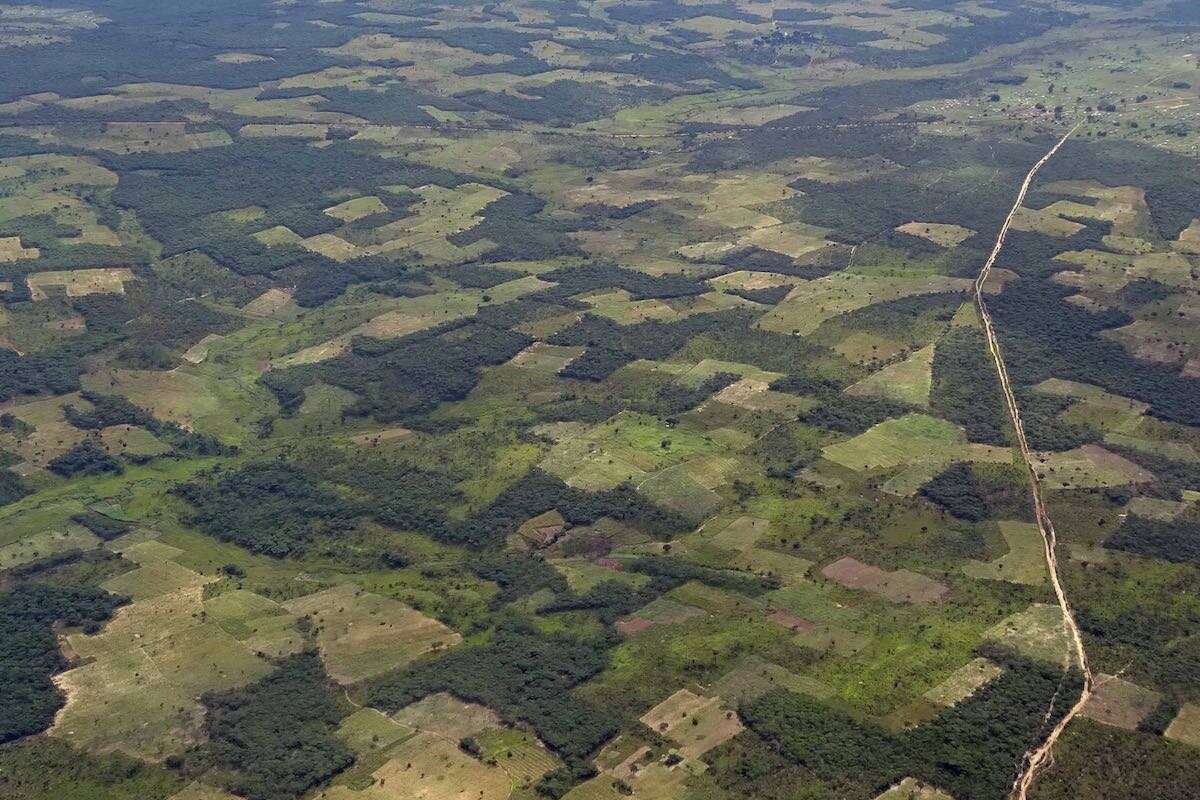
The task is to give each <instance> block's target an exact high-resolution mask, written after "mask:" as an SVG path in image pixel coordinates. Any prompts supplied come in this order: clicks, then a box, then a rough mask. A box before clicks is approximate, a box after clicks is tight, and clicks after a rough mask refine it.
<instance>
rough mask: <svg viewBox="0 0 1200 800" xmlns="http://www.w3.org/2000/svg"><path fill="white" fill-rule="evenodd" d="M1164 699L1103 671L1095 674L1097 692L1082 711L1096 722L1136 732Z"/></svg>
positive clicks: (1154, 692) (1150, 690)
mask: <svg viewBox="0 0 1200 800" xmlns="http://www.w3.org/2000/svg"><path fill="white" fill-rule="evenodd" d="M1161 700H1162V695H1161V694H1159V693H1158V692H1156V691H1153V690H1152V689H1146V688H1143V687H1141V686H1138V685H1137V684H1136V683H1130V682H1129V681H1127V680H1123V679H1121V678H1118V677H1116V676H1114V675H1104V674H1103V673H1102V674H1099V675H1097V676H1096V685H1095V692H1094V693H1093V694H1092V696H1091V697H1090V698H1089V699H1088V702H1087V705H1085V706H1084V707H1083V711H1082V712H1080V713H1082V714H1083V716H1085V717H1087V718H1088V719H1091V720H1095V721H1096V722H1101V723H1103V724H1105V725H1112V726H1113V727H1116V728H1124V729H1125V730H1127V731H1134V730H1137V726H1138V725H1139V724H1140V723H1141V721H1142V720H1143V719H1145V718H1146V716H1147V715H1148V714H1149V713H1150V712H1152V711H1153V710H1154V709H1155V708H1157V707H1158V704H1159V702H1160V701H1161Z"/></svg>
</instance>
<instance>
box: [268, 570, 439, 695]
mask: <svg viewBox="0 0 1200 800" xmlns="http://www.w3.org/2000/svg"><path fill="white" fill-rule="evenodd" d="M284 608H285V609H287V611H289V612H290V613H292V614H295V615H296V616H309V617H311V618H312V620H313V625H314V629H315V631H316V639H317V644H318V646H319V648H320V651H321V658H322V660H323V661H324V662H325V668H326V670H328V672H329V675H330V677H332V678H333V679H334V680H336V681H338V682H339V683H343V684H350V683H357V682H358V681H361V680H363V679H365V678H369V677H372V676H374V675H379V674H380V673H383V672H387V671H388V670H391V669H395V668H396V667H399V666H402V665H404V664H407V663H408V662H410V661H412V660H413V659H414V658H416V657H417V656H419V655H421V654H423V653H427V652H429V651H430V650H434V649H440V648H442V647H449V646H452V645H455V644H458V642H460V641H461V640H462V637H461V636H459V635H458V633H456V632H454V631H452V630H450V629H449V628H447V627H446V626H445V625H443V624H442V623H440V622H438V621H437V620H435V619H431V618H429V617H427V616H425V615H424V614H422V613H421V612H419V611H416V610H414V609H412V608H409V607H408V606H406V605H404V604H403V603H400V602H398V601H396V600H391V599H389V598H386V597H381V596H379V595H376V594H372V593H370V592H365V591H363V590H362V589H360V588H358V587H357V586H354V585H353V584H344V585H342V586H336V587H334V588H332V589H327V590H325V591H323V592H317V593H316V594H312V595H308V596H306V597H300V598H297V599H295V600H291V601H289V602H287V603H285V604H284Z"/></svg>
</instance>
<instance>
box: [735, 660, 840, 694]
mask: <svg viewBox="0 0 1200 800" xmlns="http://www.w3.org/2000/svg"><path fill="white" fill-rule="evenodd" d="M711 688H712V691H713V693H714V694H716V695H717V696H719V697H722V698H725V700H726V701H727V702H728V703H729V704H730V705H734V706H736V705H739V704H741V703H746V702H749V701H751V700H754V699H755V698H758V697H761V696H762V695H764V694H766V693H767V692H769V691H772V690H773V689H787V690H788V691H791V692H798V693H800V694H807V695H809V696H810V697H815V698H817V699H818V700H826V699H828V698H830V697H832V696H833V694H834V691H833V689H832V688H831V687H829V686H826V685H825V684H823V683H821V682H820V681H818V680H815V679H813V678H809V677H807V676H804V675H797V674H796V673H794V672H792V671H790V670H788V669H786V668H784V667H781V666H779V665H778V664H775V663H773V662H770V661H767V660H765V659H763V658H760V657H759V656H746V658H744V659H742V660H741V661H740V662H738V665H737V666H736V667H734V668H733V669H732V670H730V671H729V672H727V673H725V675H723V676H722V677H721V679H720V680H718V681H717V682H716V683H714V684H713V685H712V687H711Z"/></svg>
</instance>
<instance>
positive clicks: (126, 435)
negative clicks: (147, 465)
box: [100, 425, 171, 456]
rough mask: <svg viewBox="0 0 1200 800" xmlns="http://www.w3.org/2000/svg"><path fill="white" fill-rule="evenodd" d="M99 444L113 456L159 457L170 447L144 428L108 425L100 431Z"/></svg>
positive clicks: (168, 450) (169, 450)
mask: <svg viewBox="0 0 1200 800" xmlns="http://www.w3.org/2000/svg"><path fill="white" fill-rule="evenodd" d="M100 444H101V445H103V447H104V450H105V451H106V452H107V453H109V454H110V455H114V456H161V455H163V454H164V453H169V452H171V446H170V445H169V444H166V443H165V442H163V441H161V440H160V439H159V438H158V437H157V436H155V435H154V434H153V433H151V432H150V431H148V430H146V429H145V428H139V427H138V426H136V425H110V426H108V427H107V428H104V429H103V430H101V431H100Z"/></svg>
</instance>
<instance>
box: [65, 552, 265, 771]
mask: <svg viewBox="0 0 1200 800" xmlns="http://www.w3.org/2000/svg"><path fill="white" fill-rule="evenodd" d="M170 563H171V562H148V563H147V564H145V565H143V566H142V567H139V568H138V570H135V571H134V573H126V575H134V574H135V573H141V575H142V580H135V581H134V582H133V583H129V582H128V581H125V582H122V581H121V578H118V579H115V580H114V581H110V582H109V583H108V584H106V588H108V589H109V590H110V591H122V590H128V589H132V588H138V589H139V591H138V592H137V595H138V596H137V597H135V601H134V602H133V603H132V604H130V605H128V606H125V607H123V608H121V609H120V610H119V611H118V612H117V615H116V617H115V618H114V619H113V620H112V621H111V622H110V623H109V624H108V625H107V626H106V627H105V629H104V630H102V631H101V632H100V633H98V634H96V635H94V636H89V635H86V634H72V635H70V636H68V637H67V643H68V645H69V646H70V648H71V650H72V651H73V652H74V653H76V654H77V655H78V656H79V657H81V658H85V659H89V660H88V661H87V662H86V663H85V664H83V665H82V666H79V667H76V668H75V669H72V670H68V671H67V672H64V673H62V674H61V675H59V676H58V677H57V678H56V682H57V683H58V685H59V687H60V688H61V689H62V690H63V693H64V694H65V696H66V705H65V707H64V708H63V710H62V712H61V713H60V714H59V716H58V718H57V720H56V722H55V725H54V727H53V728H52V729H51V731H50V733H51V735H53V736H58V737H61V738H63V739H66V740H67V741H70V742H71V743H72V744H74V745H76V746H79V747H83V748H85V749H89V750H93V751H107V750H111V749H118V750H122V751H125V752H127V753H129V754H131V755H135V756H138V757H141V758H146V759H150V760H159V759H161V758H163V757H165V756H168V755H171V754H173V753H178V752H180V751H181V750H183V749H184V748H185V747H186V746H187V745H189V744H191V743H193V742H194V741H196V739H197V737H198V735H199V727H200V721H201V716H202V709H201V706H200V704H199V702H198V697H199V695H201V694H203V693H204V692H207V691H217V690H223V689H230V688H234V687H237V686H242V685H245V684H247V683H250V682H251V681H254V680H256V679H257V678H260V677H262V676H263V675H265V674H267V673H268V672H270V670H271V665H270V663H269V662H267V661H266V660H264V659H263V658H261V657H259V656H258V655H256V654H255V653H254V652H253V651H252V650H251V648H250V647H248V646H247V645H246V644H244V643H242V642H239V641H237V639H236V638H235V637H234V636H232V635H230V634H229V633H227V632H226V631H225V630H224V629H223V628H222V627H220V625H218V624H217V623H216V622H212V621H208V620H207V619H206V617H205V615H204V613H203V612H204V602H203V601H202V599H201V593H202V588H201V584H203V583H204V582H206V580H207V579H205V578H204V577H203V576H200V575H197V574H196V573H192V572H191V570H187V569H186V568H184V567H180V566H179V565H175V564H171V568H169V569H168V568H166V565H167V564H170ZM187 573H190V574H191V575H190V576H189V575H188V574H187ZM121 577H122V578H124V577H126V576H121ZM143 581H144V582H145V584H146V585H147V586H154V587H156V588H157V589H160V590H161V591H158V592H156V593H153V594H150V593H148V592H147V591H146V590H144V589H141V587H140V584H141V583H142V582H143Z"/></svg>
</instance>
